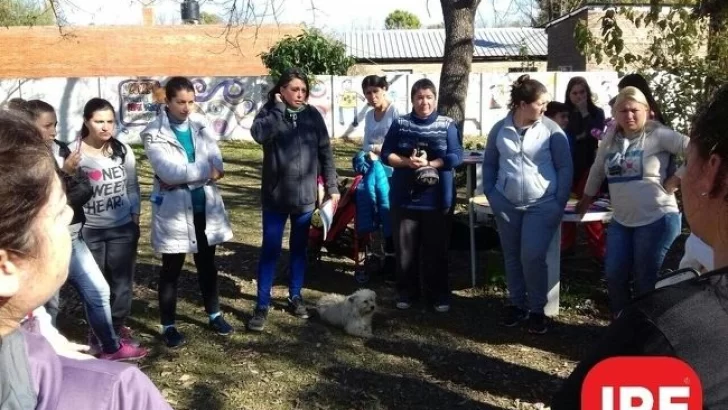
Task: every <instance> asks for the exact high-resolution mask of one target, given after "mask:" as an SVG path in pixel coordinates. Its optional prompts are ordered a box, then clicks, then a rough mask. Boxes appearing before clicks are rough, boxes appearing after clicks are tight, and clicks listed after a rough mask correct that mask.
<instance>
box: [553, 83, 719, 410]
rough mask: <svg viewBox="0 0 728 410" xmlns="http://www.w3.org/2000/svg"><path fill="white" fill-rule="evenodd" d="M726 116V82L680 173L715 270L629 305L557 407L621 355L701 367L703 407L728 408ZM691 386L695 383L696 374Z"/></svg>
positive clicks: (706, 109)
mask: <svg viewBox="0 0 728 410" xmlns="http://www.w3.org/2000/svg"><path fill="white" fill-rule="evenodd" d="M726 118H728V87H725V86H724V87H722V88H720V89H719V90H718V91H717V92H716V94H715V95H714V96H713V98H712V99H711V100H710V101H709V102H708V103H707V104H705V105H704V106H702V107H701V109H699V110H698V115H697V116H696V117H695V120H694V121H693V123H692V126H691V135H690V144H689V147H688V149H687V165H686V167H685V173H684V175H683V177H682V181H681V183H682V187H681V189H682V194H683V195H682V203H683V206H684V209H685V217H686V219H687V221H688V223H689V224H690V228H691V229H692V230H693V232H694V233H695V234H696V235H697V236H698V237H699V238H701V239H703V240H704V241H705V243H706V244H707V245H708V246H710V247H711V248H712V249H713V250H714V257H713V262H714V265H715V268H716V270H714V271H712V272H708V273H705V274H703V275H702V276H701V277H700V278H698V279H693V280H688V281H685V282H681V283H678V284H676V285H673V286H667V287H663V288H660V289H659V290H656V291H654V292H651V293H650V294H648V295H646V296H645V297H643V298H641V299H640V300H636V301H635V302H634V303H633V304H631V305H630V306H628V307H627V308H626V309H625V310H624V311H623V312H622V314H620V315H619V318H617V320H615V321H614V323H612V325H611V326H610V327H609V328H608V329H607V333H606V335H605V337H604V338H603V339H602V340H601V341H599V342H598V343H597V344H596V346H594V348H593V350H592V351H590V352H589V354H588V355H587V356H586V357H585V358H584V359H583V360H582V361H581V362H580V363H579V365H578V366H577V367H576V369H574V371H573V373H572V374H571V376H569V378H568V379H567V380H566V382H565V383H564V385H563V387H562V389H561V391H560V392H559V393H558V394H557V395H556V397H555V399H554V401H553V402H552V405H551V408H552V409H554V410H565V409H580V408H582V406H580V396H581V387H582V384H583V382H584V380H585V378H586V376H587V374H588V373H589V371H590V370H591V369H592V368H593V367H594V366H595V365H596V364H597V363H599V362H601V361H602V360H604V359H607V358H610V357H616V356H669V357H675V358H678V359H680V360H682V361H684V362H686V363H687V364H688V365H690V367H692V369H693V370H694V371H695V372H696V373H697V376H698V378H699V382H700V383H699V385H702V386H701V387H702V404H703V406H702V407H701V408H704V409H725V408H728V390H727V389H726V388H725V386H726V385H728V372H726V369H728V364H727V363H726V357H728V351H726V349H727V348H728V331H726V329H728V313H727V311H726V309H725V306H726V303H728V300H727V299H728V297H727V296H726V295H728V219H726V218H725V215H726V214H728V200H727V198H728V136H726V132H725V119H726ZM610 189H611V187H610ZM607 235H609V234H607ZM608 237H609V236H608ZM628 371H629V369H623V372H628ZM689 386H695V384H694V383H693V382H692V380H691V382H690V384H689ZM691 393H693V392H691ZM691 396H693V397H695V395H692V394H691ZM676 405H677V404H676ZM691 408H692V407H691Z"/></svg>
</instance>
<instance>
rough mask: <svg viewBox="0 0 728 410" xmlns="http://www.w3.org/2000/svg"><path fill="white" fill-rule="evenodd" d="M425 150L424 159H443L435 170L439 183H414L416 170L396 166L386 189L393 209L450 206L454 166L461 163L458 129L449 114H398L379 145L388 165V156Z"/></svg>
mask: <svg viewBox="0 0 728 410" xmlns="http://www.w3.org/2000/svg"><path fill="white" fill-rule="evenodd" d="M417 148H419V149H423V150H424V151H425V152H427V159H428V160H429V161H434V160H436V159H442V160H443V162H444V165H443V167H442V168H440V169H438V173H439V176H440V182H439V183H438V184H437V185H434V186H432V187H421V186H418V185H416V183H415V170H414V169H411V168H395V169H394V173H393V174H392V180H391V184H390V190H389V198H390V204H391V206H392V207H393V208H395V207H400V208H408V209H418V210H441V209H447V208H449V207H451V206H453V202H454V201H453V194H454V188H453V184H454V181H453V180H454V177H453V175H454V173H455V171H454V168H455V167H457V166H458V165H460V163H462V162H463V147H462V144H461V143H460V139H459V138H458V130H457V127H456V125H455V121H453V120H452V119H451V118H449V117H445V116H444V115H439V114H438V113H437V112H433V113H432V114H431V115H430V116H429V117H428V118H426V119H421V118H417V117H416V116H415V115H414V113H410V114H407V115H404V116H401V117H399V118H398V119H397V120H395V121H394V122H393V123H392V126H391V127H390V128H389V132H388V133H387V136H386V137H385V138H384V144H383V146H382V155H381V158H382V162H383V163H384V164H385V165H389V155H390V154H398V155H400V156H403V157H409V156H411V155H412V152H413V151H414V150H415V149H417Z"/></svg>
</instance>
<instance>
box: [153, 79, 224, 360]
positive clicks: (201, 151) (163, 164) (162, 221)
mask: <svg viewBox="0 0 728 410" xmlns="http://www.w3.org/2000/svg"><path fill="white" fill-rule="evenodd" d="M165 94H166V98H167V107H166V109H165V110H164V112H162V113H161V114H160V115H158V116H157V118H156V119H155V120H154V121H152V122H151V123H150V124H149V125H147V127H146V128H145V129H144V131H142V133H141V136H142V140H143V141H144V150H145V152H146V153H147V157H148V158H149V162H150V164H151V166H152V170H154V188H153V189H152V196H151V201H152V247H153V248H154V251H155V252H158V253H161V254H162V270H161V271H160V272H159V285H158V296H159V311H160V315H161V322H162V334H163V337H164V341H165V343H166V344H167V346H168V347H172V348H174V347H179V346H181V345H183V344H184V343H185V338H184V336H183V335H182V334H181V333H180V332H179V331H178V330H177V327H176V325H175V319H176V311H177V283H178V279H179V275H180V273H181V272H182V265H183V264H184V262H185V256H186V254H188V253H192V254H194V259H195V266H196V267H197V277H198V280H199V283H200V292H201V293H202V301H203V304H204V306H205V312H206V313H207V316H208V324H209V327H210V329H211V330H212V331H213V332H215V333H217V334H218V335H221V336H228V335H230V334H232V333H233V327H232V326H230V324H228V323H227V321H225V318H224V317H223V316H222V314H221V312H220V295H219V293H220V292H219V288H218V278H217V276H218V275H217V266H215V247H216V246H217V245H218V244H221V243H223V242H226V241H229V240H230V239H232V237H233V232H232V228H231V227H230V222H229V220H228V216H227V213H226V212H225V205H224V204H223V201H222V196H221V195H220V190H219V189H218V187H217V181H218V180H219V179H220V178H222V177H223V176H224V175H225V173H224V170H223V163H222V154H221V153H220V148H219V147H218V146H217V141H216V140H215V138H214V137H213V134H212V129H211V128H210V126H209V124H208V123H207V120H206V119H205V117H204V116H202V115H200V114H198V113H196V112H194V105H195V87H194V85H193V84H192V82H191V81H190V80H189V79H187V78H185V77H172V78H170V79H169V80H168V81H167V84H166V85H165ZM190 228H194V229H190Z"/></svg>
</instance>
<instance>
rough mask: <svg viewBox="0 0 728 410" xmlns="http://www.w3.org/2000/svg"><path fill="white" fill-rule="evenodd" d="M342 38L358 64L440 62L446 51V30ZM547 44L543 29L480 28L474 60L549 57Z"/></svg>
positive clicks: (359, 33)
mask: <svg viewBox="0 0 728 410" xmlns="http://www.w3.org/2000/svg"><path fill="white" fill-rule="evenodd" d="M340 38H341V39H342V41H343V42H344V44H346V48H347V51H348V52H349V54H350V55H352V56H353V57H354V58H356V59H358V60H410V59H437V58H442V56H443V53H444V47H445V30H444V29H420V30H366V31H350V32H347V33H342V34H341V35H340ZM547 43H548V41H547V35H546V31H545V30H544V29H541V28H530V27H529V28H478V29H475V50H474V53H473V57H475V58H479V59H488V58H494V59H501V58H503V57H517V56H521V55H526V56H529V57H546V56H547V55H548V51H547ZM522 47H525V48H524V49H523V53H522V52H521V48H522Z"/></svg>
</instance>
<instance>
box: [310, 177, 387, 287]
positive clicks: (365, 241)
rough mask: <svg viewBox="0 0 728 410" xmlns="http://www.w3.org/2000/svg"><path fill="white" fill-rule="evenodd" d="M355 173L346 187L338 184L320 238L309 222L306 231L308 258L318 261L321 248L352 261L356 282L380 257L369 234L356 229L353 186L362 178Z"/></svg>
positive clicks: (365, 279) (363, 279)
mask: <svg viewBox="0 0 728 410" xmlns="http://www.w3.org/2000/svg"><path fill="white" fill-rule="evenodd" d="M362 178H363V177H362V176H361V175H357V176H356V177H354V179H353V180H352V181H351V184H349V186H348V187H347V186H346V185H347V182H346V181H344V183H343V184H341V185H339V191H341V199H340V200H339V205H338V207H337V208H336V211H334V216H333V218H332V220H331V227H330V228H329V231H328V233H327V235H326V239H324V231H323V228H321V227H316V226H313V225H312V226H311V229H310V230H309V234H308V255H309V262H310V263H315V264H317V265H318V264H320V263H321V257H322V254H323V249H326V254H328V255H332V256H338V257H343V258H347V259H350V260H352V261H354V278H355V279H356V280H357V282H359V283H366V282H368V281H369V277H370V275H371V273H374V272H376V270H378V269H379V265H380V259H379V258H378V257H377V256H376V255H374V254H373V252H372V235H371V234H369V233H367V234H357V232H356V188H357V187H358V186H359V183H360V182H361V180H362Z"/></svg>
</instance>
